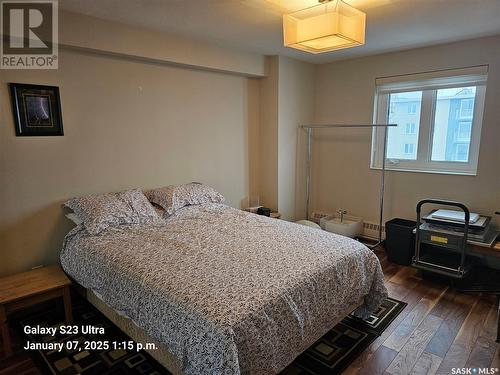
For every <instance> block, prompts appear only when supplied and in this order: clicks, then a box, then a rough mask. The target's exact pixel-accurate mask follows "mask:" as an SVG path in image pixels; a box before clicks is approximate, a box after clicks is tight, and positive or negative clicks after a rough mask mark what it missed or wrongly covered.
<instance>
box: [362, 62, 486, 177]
mask: <svg viewBox="0 0 500 375" xmlns="http://www.w3.org/2000/svg"><path fill="white" fill-rule="evenodd" d="M487 74H488V69H487V67H486V66H481V67H474V68H465V69H458V70H455V71H451V70H448V71H442V72H433V73H422V74H413V75H411V76H398V77H388V78H383V79H377V82H376V83H377V91H376V101H375V111H374V120H375V122H376V123H379V124H396V125H397V126H395V127H389V128H381V127H378V128H374V130H373V140H372V160H371V167H372V168H381V166H382V159H383V158H384V157H385V165H386V169H389V170H404V171H416V172H431V173H455V174H468V175H475V174H476V171H477V162H478V155H479V146H480V144H479V141H480V136H481V125H482V117H483V108H484V95H485V91H486V81H487ZM385 130H387V135H386V136H387V139H386V153H385V155H383V150H384V134H385Z"/></svg>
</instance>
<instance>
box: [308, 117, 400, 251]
mask: <svg viewBox="0 0 500 375" xmlns="http://www.w3.org/2000/svg"><path fill="white" fill-rule="evenodd" d="M394 126H398V125H397V124H352V125H349V124H329V125H300V126H299V128H302V129H305V130H307V167H306V168H307V174H306V196H307V198H306V216H307V219H309V202H310V195H311V156H312V154H311V151H312V131H313V130H314V129H333V128H370V129H372V128H384V143H383V144H384V145H383V154H382V155H383V157H382V173H381V175H380V195H379V200H380V212H379V228H378V241H377V243H376V244H374V245H371V246H368V247H369V248H370V249H373V248H375V247H377V246H378V245H380V244H381V243H382V222H383V213H384V188H385V158H386V149H387V128H389V127H394Z"/></svg>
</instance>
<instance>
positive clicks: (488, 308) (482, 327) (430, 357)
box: [344, 250, 500, 375]
mask: <svg viewBox="0 0 500 375" xmlns="http://www.w3.org/2000/svg"><path fill="white" fill-rule="evenodd" d="M377 255H378V257H379V259H380V262H381V264H382V268H383V269H384V275H385V280H386V285H387V289H388V290H389V295H390V296H391V297H394V298H397V299H400V300H403V301H405V302H407V303H408V306H407V307H406V308H405V310H403V312H402V313H401V314H400V315H399V316H398V317H397V318H396V319H395V320H394V321H393V322H392V324H391V325H390V326H389V327H388V328H387V329H386V330H385V331H384V333H383V334H382V335H381V336H380V337H379V338H377V340H375V341H374V342H373V343H372V344H371V345H370V347H369V348H368V349H367V350H366V351H365V352H364V353H363V354H361V355H360V356H359V357H358V358H357V359H356V360H355V361H354V362H353V363H352V364H351V365H350V366H349V367H348V368H347V369H346V371H344V374H349V375H352V374H363V375H368V374H370V375H376V374H398V375H399V374H401V375H402V374H412V375H413V374H423V375H424V374H428V375H432V374H443V375H445V374H446V375H449V374H451V373H452V372H451V370H452V368H456V367H459V368H462V367H479V368H491V367H493V368H495V369H497V368H499V367H500V344H497V343H496V342H495V339H496V324H497V320H496V319H497V306H496V298H495V296H492V295H478V294H463V293H458V292H456V291H454V290H452V289H450V288H448V287H447V286H446V285H442V284H439V283H434V282H430V281H427V280H422V279H421V278H420V277H419V276H418V273H417V271H416V270H415V269H413V268H411V267H404V266H398V265H396V264H392V263H389V262H388V261H387V258H386V256H385V254H384V252H383V250H378V251H377ZM496 373H497V374H498V373H499V372H498V370H497V372H496Z"/></svg>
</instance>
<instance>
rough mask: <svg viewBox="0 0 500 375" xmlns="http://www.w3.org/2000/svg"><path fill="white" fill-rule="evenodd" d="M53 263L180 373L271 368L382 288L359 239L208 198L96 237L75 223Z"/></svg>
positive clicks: (362, 308)
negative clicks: (156, 220) (159, 220)
mask: <svg viewBox="0 0 500 375" xmlns="http://www.w3.org/2000/svg"><path fill="white" fill-rule="evenodd" d="M61 264H62V266H63V268H64V270H65V271H66V272H67V273H68V274H69V275H70V276H71V277H72V278H73V279H74V280H75V281H76V282H77V283H79V284H80V285H82V286H83V287H85V288H87V289H88V290H90V291H92V295H93V296H94V302H95V304H96V305H99V304H101V305H102V306H103V308H104V309H109V311H108V315H109V314H114V313H116V312H118V313H119V314H120V315H121V316H124V317H126V319H127V320H129V321H132V322H134V324H135V325H137V327H138V329H139V330H140V332H141V333H142V334H143V336H144V337H149V338H151V339H152V340H154V341H155V342H158V343H159V344H160V345H161V347H162V349H165V351H166V352H168V353H169V356H170V357H171V359H172V358H173V360H174V361H175V366H174V367H176V369H171V370H173V372H174V373H178V372H182V373H184V374H197V375H202V374H226V375H233V374H235V375H236V374H272V373H278V372H280V371H282V370H283V369H284V368H285V367H286V366H287V365H288V364H289V363H291V362H292V361H293V360H294V359H295V358H296V357H297V356H298V355H299V354H300V353H302V352H303V351H304V350H305V349H307V348H308V347H309V346H310V345H311V344H313V343H314V342H315V341H316V340H317V339H319V338H320V337H321V336H322V335H324V334H325V333H326V332H327V331H328V330H330V329H331V328H332V327H333V326H334V325H335V324H336V323H337V322H338V321H339V320H341V319H342V318H343V317H345V316H346V315H347V314H348V313H349V312H350V311H351V310H352V309H354V308H357V314H358V315H359V316H367V315H368V314H369V313H370V312H372V311H374V310H375V309H377V308H378V306H379V304H380V303H381V301H382V300H383V299H384V298H385V297H386V296H387V290H386V288H385V286H384V279H383V273H382V270H381V267H380V264H379V261H378V259H377V257H376V256H375V255H374V254H373V253H372V252H371V251H370V250H369V249H368V248H366V247H365V246H364V245H362V244H360V243H358V242H356V241H354V240H352V239H349V238H346V237H343V236H338V235H335V234H332V233H328V232H324V231H321V230H318V229H314V228H309V227H305V226H300V225H297V224H294V223H290V222H287V221H283V220H277V219H271V218H267V217H263V216H259V215H255V214H251V213H248V212H244V211H241V210H237V209H234V208H231V207H229V206H227V205H224V204H219V203H206V204H200V205H192V206H187V207H184V208H182V209H181V210H179V211H177V212H176V213H175V214H173V215H171V216H170V217H169V218H167V219H165V222H164V224H163V225H119V226H115V227H110V228H107V229H106V230H105V231H103V232H102V233H100V234H99V235H91V234H89V233H88V232H87V231H85V230H84V228H83V227H82V226H81V225H78V226H77V227H75V228H74V229H73V230H72V231H71V232H70V233H68V235H67V236H66V239H65V241H64V245H63V250H62V252H61ZM95 296H97V297H98V298H95ZM104 306H105V307H104ZM167 367H168V366H167Z"/></svg>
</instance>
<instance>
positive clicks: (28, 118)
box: [9, 83, 64, 137]
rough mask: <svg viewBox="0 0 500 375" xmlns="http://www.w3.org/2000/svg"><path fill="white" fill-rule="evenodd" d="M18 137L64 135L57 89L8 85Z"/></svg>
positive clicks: (22, 84)
mask: <svg viewBox="0 0 500 375" xmlns="http://www.w3.org/2000/svg"><path fill="white" fill-rule="evenodd" d="M9 86H10V96H11V100H12V111H13V114H14V123H15V126H16V135H17V136H18V137H19V136H50V135H64V132H63V123H62V115H61V100H60V98H59V87H56V86H40V85H30V84H24V83H9Z"/></svg>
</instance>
